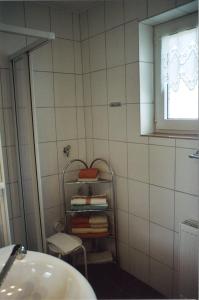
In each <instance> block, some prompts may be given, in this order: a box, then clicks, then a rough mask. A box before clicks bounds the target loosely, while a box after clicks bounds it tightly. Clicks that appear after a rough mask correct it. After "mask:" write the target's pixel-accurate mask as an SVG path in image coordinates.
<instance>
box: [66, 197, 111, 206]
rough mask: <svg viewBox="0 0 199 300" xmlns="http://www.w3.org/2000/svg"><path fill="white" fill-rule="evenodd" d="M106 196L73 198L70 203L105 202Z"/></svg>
mask: <svg viewBox="0 0 199 300" xmlns="http://www.w3.org/2000/svg"><path fill="white" fill-rule="evenodd" d="M106 203H107V200H106V198H93V197H91V198H89V197H88V198H81V197H79V198H75V199H72V200H71V204H72V205H84V204H106Z"/></svg>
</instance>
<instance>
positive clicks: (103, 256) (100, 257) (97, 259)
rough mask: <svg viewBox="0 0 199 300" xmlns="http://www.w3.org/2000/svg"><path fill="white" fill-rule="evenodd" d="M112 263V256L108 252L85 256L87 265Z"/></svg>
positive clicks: (92, 253)
mask: <svg viewBox="0 0 199 300" xmlns="http://www.w3.org/2000/svg"><path fill="white" fill-rule="evenodd" d="M112 261H113V255H112V253H111V252H110V251H103V252H90V253H88V254H87V263H88V264H102V263H108V262H112Z"/></svg>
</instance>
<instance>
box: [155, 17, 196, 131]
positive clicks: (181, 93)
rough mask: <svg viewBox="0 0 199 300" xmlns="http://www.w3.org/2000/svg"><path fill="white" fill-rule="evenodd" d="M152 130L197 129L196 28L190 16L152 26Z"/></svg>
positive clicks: (194, 18) (193, 18)
mask: <svg viewBox="0 0 199 300" xmlns="http://www.w3.org/2000/svg"><path fill="white" fill-rule="evenodd" d="M154 37H155V98H156V102H155V103H156V116H155V117H156V118H155V119H156V131H162V130H166V131H181V130H183V132H184V131H188V132H191V133H195V132H196V131H198V130H199V105H198V25H197V15H196V14H191V15H189V16H186V17H182V18H179V19H176V20H174V21H171V22H168V23H164V24H160V25H158V26H156V27H155V35H154Z"/></svg>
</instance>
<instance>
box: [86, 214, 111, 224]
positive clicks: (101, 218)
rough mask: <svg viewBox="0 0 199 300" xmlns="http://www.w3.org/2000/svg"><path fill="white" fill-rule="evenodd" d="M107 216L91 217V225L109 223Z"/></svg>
mask: <svg viewBox="0 0 199 300" xmlns="http://www.w3.org/2000/svg"><path fill="white" fill-rule="evenodd" d="M107 220H108V219H107V216H91V217H90V218H89V223H90V224H101V223H107Z"/></svg>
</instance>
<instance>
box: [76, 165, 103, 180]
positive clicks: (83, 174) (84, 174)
mask: <svg viewBox="0 0 199 300" xmlns="http://www.w3.org/2000/svg"><path fill="white" fill-rule="evenodd" d="M98 172H99V171H98V169H97V168H86V169H81V170H80V171H79V178H80V179H90V178H92V179H93V178H97V175H98Z"/></svg>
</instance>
